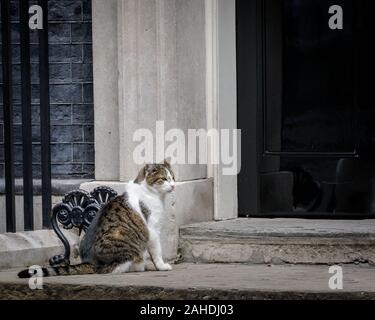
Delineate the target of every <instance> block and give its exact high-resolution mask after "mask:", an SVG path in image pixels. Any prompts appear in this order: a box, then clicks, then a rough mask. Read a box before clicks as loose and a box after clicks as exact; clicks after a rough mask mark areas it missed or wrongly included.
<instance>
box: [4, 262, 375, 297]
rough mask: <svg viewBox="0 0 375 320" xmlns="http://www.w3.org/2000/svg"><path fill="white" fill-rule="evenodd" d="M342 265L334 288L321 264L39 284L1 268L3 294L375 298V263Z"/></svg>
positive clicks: (195, 267) (206, 268) (186, 267)
mask: <svg viewBox="0 0 375 320" xmlns="http://www.w3.org/2000/svg"><path fill="white" fill-rule="evenodd" d="M342 268H343V289H342V290H332V289H331V288H330V285H329V283H330V277H332V274H330V273H329V268H328V266H323V265H319V266H316V265H315V266H306V265H279V266H270V267H268V266H266V265H243V264H237V265H233V264H179V265H175V266H174V269H173V271H171V272H145V273H129V274H122V275H83V276H70V277H51V278H44V279H43V288H42V289H40V290H30V289H29V285H28V280H23V279H17V271H19V270H12V271H7V272H0V299H16V300H18V299H22V300H24V299H29V300H30V299H32V300H36V299H46V300H49V299H52V300H60V299H65V300H66V299H68V300H80V299H85V300H106V299H115V300H171V299H176V300H202V299H203V300H212V299H223V300H233V299H239V300H269V299H277V300H280V299H298V300H300V299H306V300H310V299H313V300H316V299H373V300H375V283H374V281H373V280H374V274H375V268H374V267H369V266H363V265H360V266H355V265H345V266H343V267H342Z"/></svg>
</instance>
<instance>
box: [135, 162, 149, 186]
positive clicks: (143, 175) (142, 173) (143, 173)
mask: <svg viewBox="0 0 375 320" xmlns="http://www.w3.org/2000/svg"><path fill="white" fill-rule="evenodd" d="M146 170H147V166H145V167H143V168H142V169H141V171H139V173H138V177H137V179H135V180H134V183H136V184H140V183H141V182H142V181H143V180H145V179H146Z"/></svg>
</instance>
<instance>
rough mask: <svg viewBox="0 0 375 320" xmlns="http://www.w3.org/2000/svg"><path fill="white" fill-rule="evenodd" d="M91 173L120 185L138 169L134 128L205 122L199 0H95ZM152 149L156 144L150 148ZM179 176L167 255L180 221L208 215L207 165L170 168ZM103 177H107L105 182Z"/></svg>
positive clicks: (167, 224)
mask: <svg viewBox="0 0 375 320" xmlns="http://www.w3.org/2000/svg"><path fill="white" fill-rule="evenodd" d="M93 24H94V26H93V36H94V95H95V139H96V141H95V147H96V150H95V152H96V179H97V180H98V181H95V182H93V183H88V184H84V185H82V186H81V187H82V188H83V189H87V190H92V189H93V188H94V187H95V186H98V185H101V184H105V185H108V186H111V187H113V188H115V189H116V190H117V191H118V192H122V191H123V189H124V183H126V182H127V181H129V180H131V179H134V178H135V177H136V175H137V173H138V171H139V169H140V168H139V166H137V165H136V164H135V163H134V161H133V150H134V148H135V146H136V143H135V142H133V135H134V132H135V131H136V130H137V129H139V128H146V129H151V130H154V129H155V126H156V122H157V121H160V120H163V121H165V130H166V131H167V130H169V129H170V128H178V129H183V130H185V131H186V135H187V129H201V128H203V129H205V128H207V117H206V72H205V70H206V48H205V44H206V37H205V30H206V29H205V28H206V25H205V2H204V1H197V0H106V1H103V0H93ZM154 151H155V150H154ZM174 170H175V171H176V176H177V180H178V182H179V183H178V185H177V188H176V194H175V196H174V198H170V199H168V206H167V210H166V211H167V212H166V214H165V217H164V230H163V232H162V234H163V245H164V251H165V256H166V257H169V258H173V257H175V256H176V253H177V250H176V249H177V239H178V228H179V226H180V225H181V224H187V223H193V222H200V221H210V220H212V219H213V182H212V179H208V178H207V166H206V165H191V166H189V165H186V166H185V165H184V166H177V167H175V168H174ZM104 181H105V182H104Z"/></svg>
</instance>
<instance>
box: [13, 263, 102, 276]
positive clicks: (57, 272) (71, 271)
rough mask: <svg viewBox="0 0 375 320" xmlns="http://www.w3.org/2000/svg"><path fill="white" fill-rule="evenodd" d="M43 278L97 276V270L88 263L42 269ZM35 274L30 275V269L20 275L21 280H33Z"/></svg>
mask: <svg viewBox="0 0 375 320" xmlns="http://www.w3.org/2000/svg"><path fill="white" fill-rule="evenodd" d="M42 272H43V277H58V276H77V275H85V274H95V273H96V269H95V267H94V266H93V265H91V264H88V263H83V264H78V265H75V266H64V267H47V268H46V267H42ZM32 275H33V274H30V273H29V269H25V270H22V271H21V272H19V273H18V277H19V278H21V279H27V278H31V277H32Z"/></svg>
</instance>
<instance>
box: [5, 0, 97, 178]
mask: <svg viewBox="0 0 375 320" xmlns="http://www.w3.org/2000/svg"><path fill="white" fill-rule="evenodd" d="M33 3H34V2H33V1H30V5H32V4H33ZM12 21H13V22H12V30H13V32H12V37H13V43H14V45H13V48H12V50H13V59H14V61H13V63H14V67H13V73H14V74H13V78H14V93H13V96H14V97H13V99H14V135H15V158H16V165H15V169H16V176H17V177H22V131H21V129H22V114H21V105H20V99H21V96H20V80H21V75H20V45H19V41H20V40H19V38H20V37H19V31H18V30H19V24H18V1H13V3H12ZM0 38H1V35H0ZM30 38H31V62H32V65H31V70H32V104H33V106H32V115H33V141H34V147H33V159H34V160H33V162H34V164H33V171H34V172H33V174H34V177H35V178H39V177H40V163H39V162H40V127H39V122H40V121H39V105H38V103H39V75H38V72H39V66H38V35H37V31H32V30H31V31H30ZM49 43H50V45H49V55H50V96H51V143H52V146H51V147H52V175H53V178H57V179H60V178H61V179H64V178H89V179H91V178H93V177H94V107H93V84H92V82H93V80H92V35H91V0H74V1H72V0H58V1H52V0H50V1H49ZM0 51H1V50H0ZM0 55H1V52H0ZM0 58H1V57H0ZM0 60H1V59H0ZM1 83H2V72H1V70H0V84H1ZM2 103H3V101H2V88H0V178H1V177H3V176H4V148H3V136H4V132H3V130H4V126H3V107H2Z"/></svg>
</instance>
